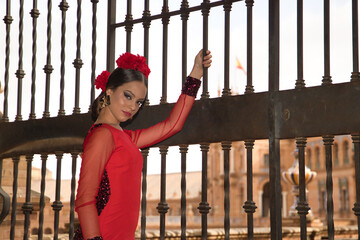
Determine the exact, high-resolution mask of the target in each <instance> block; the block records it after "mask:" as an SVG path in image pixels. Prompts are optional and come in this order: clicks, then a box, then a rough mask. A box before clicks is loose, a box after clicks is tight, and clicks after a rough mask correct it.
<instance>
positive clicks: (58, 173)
mask: <svg viewBox="0 0 360 240" xmlns="http://www.w3.org/2000/svg"><path fill="white" fill-rule="evenodd" d="M55 155H56V160H57V166H56V189H55V191H56V192H55V201H54V202H53V204H52V205H51V207H52V208H53V210H54V240H58V237H59V236H58V235H59V217H60V216H59V214H60V211H61V209H62V207H63V205H62V203H61V201H60V190H61V188H60V187H61V160H62V157H63V153H62V152H57V153H55Z"/></svg>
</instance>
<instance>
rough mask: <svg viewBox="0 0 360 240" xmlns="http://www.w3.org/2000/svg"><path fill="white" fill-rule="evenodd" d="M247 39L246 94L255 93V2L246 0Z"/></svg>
mask: <svg viewBox="0 0 360 240" xmlns="http://www.w3.org/2000/svg"><path fill="white" fill-rule="evenodd" d="M245 3H246V11H247V13H246V18H247V23H246V31H247V32H246V38H247V40H246V41H247V48H246V49H247V71H246V72H247V74H246V77H247V78H246V79H247V80H246V87H245V94H249V93H253V92H254V86H253V85H252V73H253V71H252V55H253V54H252V44H253V40H252V30H253V27H252V26H253V6H254V0H246V1H245Z"/></svg>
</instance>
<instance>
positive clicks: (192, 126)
mask: <svg viewBox="0 0 360 240" xmlns="http://www.w3.org/2000/svg"><path fill="white" fill-rule="evenodd" d="M89 2H90V1H89ZM197 2H199V3H194V4H193V5H191V6H190V5H189V2H188V1H186V0H183V1H181V4H180V8H178V9H175V10H171V11H170V10H169V3H168V1H167V0H164V1H163V4H162V10H161V12H160V13H159V14H151V13H150V1H149V0H144V1H143V4H144V8H143V12H142V16H140V17H138V18H134V17H133V15H132V7H133V4H135V1H131V0H127V1H126V4H125V1H121V3H120V2H119V1H116V0H108V2H107V6H106V3H104V2H99V1H96V0H92V1H91V5H90V6H91V9H92V15H91V16H90V17H89V16H87V15H86V14H88V12H84V11H83V7H82V5H85V3H82V1H81V0H78V1H77V5H75V2H74V3H71V4H74V5H73V6H70V7H71V8H74V9H75V6H76V41H74V40H73V39H72V40H70V38H69V37H68V36H67V35H66V29H67V27H69V26H71V25H70V24H69V22H67V19H66V17H67V11H68V9H69V3H67V2H66V0H62V1H60V4H59V9H60V15H61V16H59V17H60V18H61V28H59V29H55V28H54V27H53V24H54V22H53V20H54V19H53V11H54V10H55V9H53V8H52V7H53V6H52V0H48V1H47V5H46V11H44V12H42V13H41V14H42V15H46V18H42V19H43V21H46V26H47V28H46V36H45V35H44V34H43V33H41V34H40V32H39V31H38V30H37V24H38V22H37V20H38V18H39V16H40V15H39V14H40V11H39V9H38V4H40V1H39V2H38V1H36V0H34V1H33V5H32V6H31V10H30V16H31V20H32V28H31V30H32V32H31V43H32V45H31V74H28V75H29V76H26V75H25V72H24V64H25V59H24V58H23V54H24V48H25V45H26V43H27V42H26V41H25V42H24V39H26V40H27V41H29V40H30V35H26V32H25V31H26V30H27V29H24V24H25V23H24V18H25V20H26V19H27V18H26V16H25V17H24V4H25V3H24V1H23V0H20V1H19V9H18V12H19V14H18V15H15V12H14V11H11V4H13V1H11V0H7V1H6V15H5V17H4V22H5V26H6V33H5V34H4V35H3V36H5V47H4V48H3V49H4V50H5V54H4V58H5V61H4V63H5V67H4V98H3V99H4V105H3V116H2V122H1V123H0V129H1V130H0V136H1V138H0V160H1V164H0V174H2V173H3V172H4V169H3V162H4V161H7V160H8V159H11V160H12V162H13V183H12V193H11V194H12V197H10V193H9V192H6V191H4V189H3V188H2V187H1V186H2V185H1V182H0V195H1V196H2V211H1V215H0V222H3V223H2V224H3V225H4V224H5V222H6V221H4V219H8V220H7V221H8V222H9V229H10V233H9V235H10V239H15V238H18V237H19V236H17V235H16V226H17V224H18V222H17V218H18V217H19V215H18V213H19V208H17V205H18V197H19V196H18V195H17V191H18V177H19V163H20V162H21V160H20V159H23V157H24V156H25V159H26V164H27V172H26V194H25V197H24V198H25V201H24V203H23V204H22V206H21V209H22V211H23V213H24V223H23V226H24V228H23V229H24V234H23V238H24V239H28V238H29V225H30V215H31V212H32V211H33V210H34V207H37V206H34V204H33V203H32V201H31V197H32V196H31V193H32V192H31V179H32V176H31V168H32V160H33V157H34V155H40V156H41V161H42V170H41V193H40V196H39V203H38V204H39V206H38V207H39V219H37V220H38V222H39V229H38V233H37V234H38V239H43V234H44V229H43V222H44V212H43V211H44V206H45V198H46V197H45V184H46V174H47V172H46V164H47V160H48V156H49V155H55V156H56V161H57V172H56V194H55V201H54V202H53V204H52V205H51V206H52V208H53V211H54V239H58V233H59V217H60V213H61V210H62V207H63V204H62V202H61V200H60V189H61V186H60V184H61V164H62V161H63V155H64V154H65V153H69V154H71V156H72V182H71V199H70V202H71V211H70V216H69V222H70V224H69V238H70V239H72V238H73V232H74V219H75V215H74V198H75V185H76V179H75V174H76V162H77V158H78V155H79V154H80V153H81V151H82V141H83V138H84V136H85V134H86V132H87V130H88V129H89V128H90V126H91V124H92V123H91V121H90V114H89V113H86V112H85V113H84V112H83V113H81V109H80V100H81V98H80V94H83V92H82V91H80V80H81V79H82V78H81V75H80V73H81V74H84V71H81V69H82V66H83V64H84V63H83V60H84V62H88V63H89V62H91V66H90V65H89V66H90V67H89V69H90V71H91V76H90V81H89V84H88V86H91V89H89V92H90V94H86V95H87V97H86V99H88V102H89V103H91V102H92V101H93V100H94V98H95V89H94V84H93V83H94V79H95V76H96V74H97V73H99V70H98V69H97V63H99V57H98V55H99V54H100V55H101V54H102V51H101V50H102V49H104V47H103V48H100V47H99V46H104V45H105V43H104V42H99V38H100V39H101V37H102V36H101V35H98V34H97V31H100V28H99V25H98V21H100V20H101V21H104V18H103V16H102V15H99V14H98V8H106V7H107V19H106V21H107V39H106V42H107V43H106V46H107V47H106V59H107V62H106V68H107V69H108V70H110V71H111V70H112V69H114V63H115V55H116V52H117V49H116V47H117V45H120V46H121V47H122V48H124V49H125V50H126V51H128V52H131V51H132V44H133V43H134V42H135V41H138V40H139V38H137V36H135V37H136V38H134V37H133V35H132V34H133V29H134V28H136V27H138V26H140V27H141V25H142V29H143V38H142V39H141V41H142V44H143V49H142V50H143V55H144V56H145V57H146V58H147V59H148V60H149V61H150V66H151V65H152V64H154V63H153V62H152V60H151V59H152V57H153V56H152V55H150V54H149V52H150V48H151V47H152V45H150V34H151V25H152V24H154V23H159V22H160V21H161V29H162V43H161V52H162V56H161V64H162V67H161V79H162V85H161V86H162V87H161V89H162V93H161V100H160V104H158V105H150V103H149V102H147V104H146V106H145V107H144V109H142V110H141V112H140V113H139V115H138V116H137V117H136V119H134V121H133V122H132V123H131V124H130V125H128V126H127V128H129V129H138V128H144V127H147V126H151V125H153V124H154V123H157V122H159V121H161V120H163V119H164V118H166V116H167V115H168V114H169V112H170V110H171V108H172V106H173V104H171V103H168V102H167V101H168V100H167V99H168V92H167V89H168V87H170V86H169V85H168V83H169V82H170V79H169V75H170V74H171V73H169V72H168V70H169V67H168V65H169V62H168V57H169V52H170V50H171V49H170V48H169V39H168V37H169V33H168V32H169V29H168V28H169V26H170V25H169V24H170V20H171V19H173V18H175V17H180V18H181V46H177V47H178V48H180V47H181V52H182V55H181V80H182V83H183V82H184V80H185V79H186V74H187V72H188V71H187V68H188V61H187V59H188V52H189V50H188V43H189V41H190V39H192V38H193V36H189V35H188V27H189V24H188V23H189V21H190V20H189V17H190V16H192V15H195V14H201V18H202V24H201V25H202V29H201V30H202V32H201V34H199V36H198V37H199V38H202V44H201V45H202V48H203V50H204V51H205V50H206V49H209V28H210V29H211V25H210V24H209V18H210V16H211V11H212V9H216V8H223V11H224V14H223V17H224V26H223V32H224V36H222V37H223V38H224V45H223V51H222V54H223V57H224V64H223V67H224V70H223V72H222V74H223V86H224V87H223V90H222V95H221V97H217V98H210V95H209V74H208V70H207V69H204V76H203V83H202V85H203V87H202V93H201V98H200V99H198V100H197V101H196V102H195V105H194V107H193V110H192V111H191V113H190V115H189V117H188V119H187V122H186V124H185V126H184V128H183V130H182V131H181V132H180V133H179V134H177V135H175V136H173V137H171V138H169V139H167V140H165V141H163V142H161V143H159V144H157V145H155V146H153V147H159V148H160V154H161V191H160V192H161V194H160V203H159V204H158V207H157V209H158V212H159V215H160V229H159V230H160V239H165V235H166V231H165V228H166V226H165V218H166V214H167V211H168V204H167V200H166V197H165V196H166V158H167V152H168V147H169V146H179V147H180V152H181V160H182V161H181V164H182V168H181V169H182V172H181V176H182V178H181V192H182V195H181V234H180V236H179V238H181V239H186V211H185V210H186V178H185V173H186V158H187V151H188V146H189V145H192V144H200V149H201V153H202V192H201V202H200V203H199V205H198V210H199V212H200V214H201V227H202V230H201V239H211V237H210V236H208V226H207V220H208V219H207V218H208V214H209V212H210V211H211V206H210V204H209V203H208V196H207V171H208V152H209V148H210V147H209V146H210V143H218V142H221V145H222V150H223V155H224V213H225V214H224V215H225V216H224V238H225V239H230V237H231V234H230V228H231V225H230V216H229V214H230V198H229V178H230V176H229V169H230V166H229V162H230V161H229V158H230V149H231V147H232V144H231V143H232V142H233V141H244V142H245V147H246V151H247V155H246V156H247V160H246V163H247V188H246V189H247V199H246V201H245V203H244V205H243V208H244V209H245V212H246V213H247V216H248V217H247V221H248V223H247V238H248V239H253V238H254V226H253V214H254V212H255V210H256V203H255V201H254V199H253V192H252V191H253V174H252V173H253V171H252V165H253V156H252V152H253V147H254V141H255V140H258V139H269V177H270V223H271V239H282V217H281V201H277V199H281V185H280V180H281V172H280V170H281V169H280V140H281V139H296V147H297V149H298V151H299V166H300V168H299V169H300V199H299V200H300V201H299V203H298V207H297V210H298V214H299V215H300V229H301V239H307V236H308V233H307V226H306V216H307V214H308V211H309V206H308V203H307V200H306V192H305V147H306V143H307V138H309V137H315V136H320V137H322V139H323V144H324V147H325V152H326V175H327V178H326V196H327V198H326V199H327V208H326V213H327V214H326V216H327V228H326V229H327V234H326V235H327V236H326V237H327V238H328V239H334V233H335V230H334V219H333V211H334V209H333V179H332V144H333V141H334V136H336V135H343V134H349V135H351V136H352V140H353V144H354V153H355V155H354V156H355V179H356V202H355V204H354V207H353V211H354V214H355V215H356V216H357V224H358V229H360V228H359V227H360V221H359V217H360V174H359V173H360V165H359V164H360V154H359V151H360V127H359V119H360V105H359V104H358V102H359V100H360V81H359V80H360V75H359V67H358V65H359V62H358V61H359V59H358V58H359V54H358V52H359V49H358V1H357V0H352V12H351V13H350V12H349V14H352V61H353V67H352V72H351V73H349V79H348V81H346V82H344V83H339V84H333V83H332V78H331V74H330V63H331V56H332V55H331V54H330V40H331V37H330V36H331V35H330V19H331V18H330V1H329V0H324V3H323V10H324V16H323V21H324V32H323V45H324V57H323V60H324V64H323V65H321V64H319V65H318V66H317V68H322V67H323V68H324V72H323V78H322V83H321V86H314V87H306V86H305V80H304V77H303V75H304V72H303V69H304V57H303V53H304V50H306V49H305V48H304V41H303V40H304V38H303V23H304V19H303V1H302V0H297V10H296V12H297V23H296V29H297V54H296V58H297V79H296V81H295V82H294V86H295V88H294V89H290V90H280V81H279V78H280V48H281V44H280V7H281V6H280V1H279V0H269V1H268V14H269V16H268V30H269V34H268V49H269V52H268V61H269V62H268V63H269V65H268V91H265V92H255V90H254V87H253V73H254V70H253V37H252V36H253V10H254V8H256V4H257V2H255V1H253V0H246V1H239V0H224V1H209V0H203V1H197ZM41 3H42V4H43V2H41ZM119 3H120V4H122V6H123V7H124V6H126V12H125V20H124V21H122V22H118V21H117V16H118V15H117V10H118V9H119ZM136 3H138V2H136ZM179 3H180V1H179ZM26 4H29V3H26ZM86 4H88V5H89V3H86ZM117 4H118V6H117ZM3 5H5V4H3ZM238 5H241V7H242V8H246V59H247V64H246V66H247V69H246V72H247V77H246V81H247V82H246V87H245V92H244V94H234V93H232V91H231V89H230V86H231V82H230V66H231V64H230V54H231V50H230V44H231V38H230V15H231V14H232V16H236V13H234V12H232V8H234V6H238ZM44 6H45V5H44ZM122 9H125V8H122ZM0 10H1V11H3V10H2V9H0ZM26 11H29V9H26ZM84 13H86V14H84ZM82 14H84V15H85V17H86V16H87V17H88V19H86V20H88V22H91V26H92V30H91V58H87V59H82V57H81V54H82V53H84V51H83V50H82V48H81V46H82V44H84V41H82V40H83V39H84V38H82V34H84V30H85V32H88V31H87V29H86V28H84V26H83V25H82V24H81V21H82V20H83V18H82ZM45 19H46V20H45ZM14 20H16V21H17V22H18V24H19V25H18V26H19V28H18V35H17V37H18V38H17V40H18V49H17V50H18V51H17V53H18V54H17V56H16V55H15V53H14V52H13V49H12V48H11V46H12V43H13V41H15V40H16V39H15V38H13V35H11V31H12V30H13V29H14V28H15V26H13V25H12V22H13V21H14ZM55 20H56V19H55ZM87 25H90V24H87ZM121 28H124V29H125V35H124V36H125V39H126V40H123V39H122V40H119V39H117V38H116V36H117V34H118V32H117V30H118V29H121ZM294 28H295V26H294ZM55 30H56V31H57V30H59V32H60V35H59V39H60V42H59V44H60V46H54V45H53V41H54V39H53V37H52V34H53V33H54V32H55ZM40 36H41V38H46V45H41V46H39V45H38V43H37V42H38V41H39V40H40ZM38 37H39V38H38ZM86 40H87V39H86ZM71 41H72V42H71ZM66 44H69V45H71V44H73V45H76V46H75V54H74V56H75V60H74V61H73V63H72V64H73V67H74V68H73V71H74V73H75V77H74V78H73V79H66V77H65V76H66V75H65V70H67V69H68V68H67V66H68V64H67V60H66V56H67V55H66V54H69V52H70V50H69V49H68V48H67V47H68V45H66ZM54 47H55V48H56V47H58V48H59V49H60V52H59V56H60V62H59V64H58V65H57V66H53V65H52V62H54V58H52V56H53V55H52V51H53V50H54ZM210 48H211V46H210ZM38 49H41V50H44V51H46V61H45V62H44V63H45V64H44V68H43V70H44V73H43V74H42V73H40V71H39V70H38V68H39V67H37V61H38V60H40V59H38V58H37V54H38V51H37V50H38ZM99 49H100V51H98V50H99ZM73 53H74V51H73ZM191 56H192V55H191ZM179 57H180V56H179ZM215 58H216V56H215ZM15 61H17V63H18V64H17V69H16V78H17V87H16V90H15V91H11V89H10V88H9V86H11V84H10V82H11V81H13V79H12V74H13V72H14V71H13V69H12V68H13V66H12V65H14V64H12V63H13V62H15ZM26 63H27V64H29V61H28V59H26ZM157 64H159V63H157ZM55 68H58V69H59V72H58V73H59V74H60V79H59V83H60V89H59V95H57V97H58V96H59V109H58V114H57V116H51V111H50V107H51V106H50V101H51V97H52V96H53V95H52V94H50V86H51V84H52V80H53V79H54V78H57V76H54V74H53V71H54V69H55ZM30 75H31V76H30ZM25 76H26V77H25ZM24 78H25V79H31V88H30V89H23V80H24ZM40 79H45V84H44V88H43V89H38V88H36V86H37V85H39V84H38V82H39V81H40ZM9 81H10V82H9ZM65 83H67V84H72V85H73V86H74V108H73V112H72V114H69V115H66V114H65V103H66V95H67V94H66V91H65ZM150 85H151V75H150V81H149V88H150V87H151V86H150ZM178 85H179V86H180V85H181V83H180V82H179V84H178ZM89 88H90V87H89ZM35 90H37V91H43V94H44V99H45V100H44V111H43V116H42V117H37V116H36V113H35V106H38V104H36V103H35V100H36V99H37V98H36V97H35V93H36V91H35ZM24 91H27V92H29V94H31V98H30V102H25V101H24V100H23V99H22V97H23V92H24ZM12 95H16V96H17V99H16V102H17V108H16V109H17V111H16V116H15V121H10V120H9V110H10V107H14V106H13V104H12V103H13V101H10V100H9V99H11V96H12ZM82 98H83V97H82ZM24 103H26V104H29V105H30V114H29V118H28V119H26V120H25V119H23V117H22V109H23V107H24V106H23V104H24ZM194 133H196V134H194ZM148 153H149V149H143V150H142V154H143V158H144V169H143V179H142V183H143V186H142V202H141V234H140V238H141V239H145V238H146V208H147V204H146V203H147V201H146V193H147V189H146V182H147V157H148ZM20 174H21V173H20ZM1 176H2V175H0V180H1ZM10 210H11V211H10ZM0 226H1V225H0ZM358 231H359V230H358Z"/></svg>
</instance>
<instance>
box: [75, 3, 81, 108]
mask: <svg viewBox="0 0 360 240" xmlns="http://www.w3.org/2000/svg"><path fill="white" fill-rule="evenodd" d="M76 18H77V22H76V58H75V60H74V62H73V65H74V67H75V106H74V110H73V114H79V113H80V107H79V98H80V68H81V67H82V65H83V62H82V60H81V0H77V10H76Z"/></svg>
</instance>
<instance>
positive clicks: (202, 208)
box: [198, 144, 211, 240]
mask: <svg viewBox="0 0 360 240" xmlns="http://www.w3.org/2000/svg"><path fill="white" fill-rule="evenodd" d="M200 149H201V152H202V167H201V202H200V204H199V207H198V209H199V212H200V214H201V239H202V240H206V239H207V214H209V211H210V209H211V207H210V206H209V203H208V202H207V169H208V152H209V144H201V145H200Z"/></svg>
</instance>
